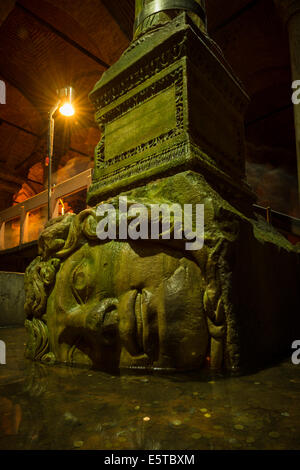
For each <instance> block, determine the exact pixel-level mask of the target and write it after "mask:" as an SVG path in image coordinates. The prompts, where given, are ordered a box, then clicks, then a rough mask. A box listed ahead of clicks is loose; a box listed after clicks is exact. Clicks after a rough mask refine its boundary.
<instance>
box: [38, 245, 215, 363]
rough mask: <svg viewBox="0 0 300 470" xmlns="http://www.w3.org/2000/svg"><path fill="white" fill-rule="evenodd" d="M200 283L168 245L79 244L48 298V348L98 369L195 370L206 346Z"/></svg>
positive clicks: (58, 356) (195, 269)
mask: <svg viewBox="0 0 300 470" xmlns="http://www.w3.org/2000/svg"><path fill="white" fill-rule="evenodd" d="M202 282H203V281H202V278H201V273H200V270H199V268H198V267H197V265H196V264H195V262H194V261H192V260H190V259H187V258H184V257H183V256H182V253H179V252H177V251H175V250H172V251H171V250H170V251H166V248H165V247H164V249H163V250H161V249H160V248H159V246H158V245H157V246H156V245H151V246H150V245H149V246H146V245H145V244H142V243H141V244H138V243H137V242H135V243H134V245H131V244H129V243H127V242H126V243H122V242H116V241H113V242H109V243H106V244H96V245H94V246H91V245H90V244H88V243H86V244H85V245H84V246H82V247H81V248H80V249H78V250H77V251H76V252H75V253H73V254H72V255H71V256H70V257H69V258H68V259H67V260H66V261H65V262H64V263H63V264H62V265H61V268H60V270H59V271H58V273H57V276H56V283H55V287H54V289H53V291H52V293H51V295H50V297H49V299H48V304H47V324H48V329H49V340H50V350H51V351H52V352H53V353H54V354H55V356H56V359H57V360H58V361H60V362H66V363H70V364H74V363H81V364H93V365H95V366H97V367H99V368H101V369H111V368H118V367H120V368H128V367H146V368H166V369H168V368H176V369H189V368H199V367H200V366H201V364H202V363H203V361H204V359H205V356H206V352H207V346H208V331H207V324H206V319H205V316H204V313H203V306H202V297H203V292H202Z"/></svg>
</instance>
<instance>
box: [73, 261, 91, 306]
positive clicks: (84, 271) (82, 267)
mask: <svg viewBox="0 0 300 470" xmlns="http://www.w3.org/2000/svg"><path fill="white" fill-rule="evenodd" d="M71 287H72V291H73V294H74V297H75V299H76V301H77V302H78V303H79V304H83V303H85V302H86V301H87V299H88V297H89V290H90V289H89V287H90V282H89V275H88V266H87V263H86V262H85V261H82V262H81V263H80V264H79V265H78V266H77V267H76V268H75V269H74V271H73V274H72V281H71Z"/></svg>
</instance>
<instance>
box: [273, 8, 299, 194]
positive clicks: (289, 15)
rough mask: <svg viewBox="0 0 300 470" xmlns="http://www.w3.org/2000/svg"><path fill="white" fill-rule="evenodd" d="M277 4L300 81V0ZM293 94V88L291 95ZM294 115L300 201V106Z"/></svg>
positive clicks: (292, 64) (293, 65)
mask: <svg viewBox="0 0 300 470" xmlns="http://www.w3.org/2000/svg"><path fill="white" fill-rule="evenodd" d="M275 3H276V4H277V6H278V7H279V9H280V11H281V14H282V17H283V18H284V22H285V24H286V25H287V28H288V32H289V40H290V53H291V69H292V78H293V81H295V80H300V0H275ZM292 92H293V90H292V88H291V94H292ZM294 114H295V131H296V147H297V161H298V194H299V201H300V104H298V105H296V104H295V105H294Z"/></svg>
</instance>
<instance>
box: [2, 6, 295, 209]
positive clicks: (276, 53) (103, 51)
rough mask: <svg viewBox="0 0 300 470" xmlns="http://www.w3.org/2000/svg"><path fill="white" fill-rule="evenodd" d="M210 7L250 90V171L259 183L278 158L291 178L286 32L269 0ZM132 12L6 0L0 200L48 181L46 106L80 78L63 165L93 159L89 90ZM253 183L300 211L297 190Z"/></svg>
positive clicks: (126, 30) (123, 42) (213, 27)
mask: <svg viewBox="0 0 300 470" xmlns="http://www.w3.org/2000/svg"><path fill="white" fill-rule="evenodd" d="M207 15H208V30H209V33H210V35H211V37H212V38H213V39H214V40H215V41H216V42H217V43H218V44H219V45H220V46H221V48H222V49H223V51H224V54H225V56H226V58H227V60H228V61H229V62H230V63H231V65H232V66H233V69H234V70H235V72H236V73H237V75H238V76H239V78H240V79H241V80H242V81H243V83H244V85H245V87H246V90H247V92H248V93H249V95H250V97H251V104H250V107H249V110H248V113H247V116H246V135H247V141H248V146H247V148H248V160H249V167H248V168H249V178H250V180H251V178H252V183H253V185H254V186H255V184H256V182H258V181H259V180H261V178H258V175H259V174H260V173H259V171H260V169H259V168H260V167H261V168H267V169H268V170H270V169H271V170H272V171H273V170H276V169H278V168H279V169H280V171H281V172H284V173H285V174H288V175H291V178H292V180H293V185H295V181H294V179H293V178H294V177H293V174H296V153H295V138H294V124H293V108H292V105H291V97H290V90H291V75H290V60H289V48H288V37H287V32H286V31H285V29H284V26H283V24H282V23H281V19H280V17H279V15H278V13H277V11H276V8H275V6H274V4H273V0H252V1H249V0H231V1H230V2H228V1H227V0H207ZM133 21H134V0H102V1H100V0H85V1H84V2H83V1H81V0H64V1H63V2H62V1H61V0H47V1H46V0H19V1H13V0H2V1H1V3H0V79H2V80H4V81H5V83H6V87H7V97H6V103H7V104H6V105H0V210H1V209H3V208H5V207H8V206H9V205H10V204H12V202H13V200H18V199H17V198H16V195H17V193H18V191H19V190H20V188H21V187H22V188H23V190H24V191H25V193H26V195H27V196H30V195H33V194H35V193H37V192H39V191H40V190H41V189H42V187H43V183H44V177H43V172H42V169H43V165H44V161H45V157H46V154H47V151H46V136H47V113H48V111H49V109H50V108H51V106H52V105H53V103H54V102H55V100H56V90H57V89H58V88H61V87H63V86H65V85H66V84H72V85H73V86H74V88H75V90H76V99H77V107H78V109H79V111H80V112H79V113H78V115H77V116H76V119H74V120H73V121H72V124H71V128H68V132H65V131H66V129H65V128H64V125H63V124H62V123H61V129H63V131H62V132H61V135H63V139H64V145H63V146H62V148H63V151H61V153H60V154H59V152H58V153H57V158H58V161H57V167H58V165H59V164H60V165H63V164H65V163H66V162H67V161H68V160H70V159H74V160H76V159H77V160H78V161H80V162H81V166H80V168H82V167H84V165H86V167H88V166H89V165H91V162H92V160H93V151H94V147H95V145H96V144H97V142H98V140H99V136H100V134H99V131H98V129H97V127H96V125H95V123H94V111H93V108H92V106H91V104H90V102H89V100H88V93H89V92H90V91H91V89H92V88H93V86H94V84H95V83H96V81H98V80H99V78H100V76H101V74H102V73H103V72H104V71H105V70H106V69H107V68H108V67H109V66H110V65H111V64H112V63H114V62H115V61H116V60H117V59H118V58H119V57H120V55H121V54H122V52H123V51H124V50H125V49H126V47H127V46H128V44H129V41H130V39H131V37H132V29H133ZM58 126H59V123H58ZM59 136H60V133H59V132H58V137H57V139H59ZM82 165H83V166H82ZM273 177H274V175H273ZM255 178H256V179H255ZM290 181H291V180H290ZM257 184H258V183H257ZM277 188H278V185H277ZM255 190H256V191H257V192H258V193H259V192H260V196H259V197H260V200H261V202H262V203H263V202H265V203H266V204H267V203H268V197H269V199H270V201H271V202H272V200H274V198H275V203H274V204H275V205H276V204H277V207H275V208H277V210H283V211H286V212H288V211H289V212H290V213H293V214H294V215H296V213H295V211H296V210H297V209H295V204H296V203H295V201H294V199H293V196H292V195H291V194H289V196H288V198H285V204H286V205H288V207H286V208H285V207H280V200H278V201H277V202H276V197H277V199H278V194H277V196H276V195H274V188H273V189H272V188H271V189H270V191H269V193H268V192H266V189H265V187H264V188H261V187H259V186H257V187H256V188H255ZM285 190H286V191H287V189H285ZM272 191H273V194H272ZM280 191H281V192H280ZM280 191H279V193H280V194H281V198H282V194H283V193H282V191H284V189H283V188H280ZM272 198H273V199H272ZM287 199H288V204H287ZM296 199H297V198H296Z"/></svg>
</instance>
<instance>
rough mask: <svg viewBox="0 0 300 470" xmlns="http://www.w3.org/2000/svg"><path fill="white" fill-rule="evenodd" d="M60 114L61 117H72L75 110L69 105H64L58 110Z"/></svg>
mask: <svg viewBox="0 0 300 470" xmlns="http://www.w3.org/2000/svg"><path fill="white" fill-rule="evenodd" d="M59 112H60V114H62V115H63V116H67V117H69V116H73V115H74V114H75V109H74V108H73V106H72V105H71V104H70V103H65V104H63V105H62V106H61V107H60V108H59Z"/></svg>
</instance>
